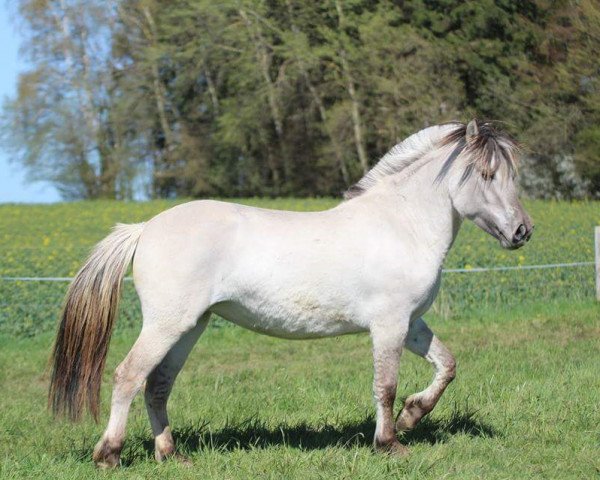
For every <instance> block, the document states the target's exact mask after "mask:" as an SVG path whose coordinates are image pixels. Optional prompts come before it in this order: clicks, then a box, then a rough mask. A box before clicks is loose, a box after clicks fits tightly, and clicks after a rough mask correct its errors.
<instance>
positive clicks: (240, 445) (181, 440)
mask: <svg viewBox="0 0 600 480" xmlns="http://www.w3.org/2000/svg"><path fill="white" fill-rule="evenodd" d="M474 417H475V412H466V413H465V412H462V413H461V412H454V413H453V414H452V415H451V416H450V417H448V418H436V419H430V418H428V417H425V418H424V419H423V420H422V421H421V423H420V424H419V425H418V426H417V427H416V428H415V429H414V430H412V431H411V432H407V433H405V434H404V435H403V436H402V437H401V438H400V441H401V442H402V443H405V444H408V445H415V444H420V443H428V444H435V443H443V442H446V441H448V440H449V439H450V438H451V437H452V436H454V435H458V434H466V435H469V436H471V437H494V436H497V432H496V431H495V430H494V428H492V427H491V426H490V425H487V424H485V423H483V422H481V421H479V420H477V419H476V418H474ZM374 433H375V421H374V419H373V417H365V418H364V419H363V420H360V421H357V422H353V423H348V424H345V425H340V426H332V425H322V426H319V425H308V424H304V423H301V424H298V425H286V424H281V425H278V426H275V427H273V426H267V425H265V424H264V423H263V422H261V421H260V420H259V419H256V418H252V419H249V420H247V421H244V422H242V423H240V424H236V425H226V426H225V427H223V428H221V429H219V430H216V431H211V430H210V428H209V427H208V425H207V424H204V425H200V426H196V427H193V426H190V427H187V428H182V429H175V430H174V432H173V436H174V439H175V443H176V445H177V449H178V451H179V452H181V453H188V454H189V453H193V452H196V451H198V450H201V449H205V448H210V449H215V450H220V451H231V450H237V449H242V450H250V449H266V448H269V447H273V446H289V447H293V448H298V449H302V450H317V449H324V448H327V447H341V448H353V447H357V446H358V447H367V446H368V447H370V446H371V444H372V440H373V435H374ZM144 447H145V448H146V449H147V451H148V452H153V449H154V444H153V442H152V441H144Z"/></svg>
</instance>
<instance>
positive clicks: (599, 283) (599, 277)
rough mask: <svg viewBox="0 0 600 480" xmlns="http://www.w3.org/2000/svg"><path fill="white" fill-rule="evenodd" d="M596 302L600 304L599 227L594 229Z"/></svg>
mask: <svg viewBox="0 0 600 480" xmlns="http://www.w3.org/2000/svg"><path fill="white" fill-rule="evenodd" d="M595 244H596V300H598V301H599V302H600V227H596V241H595Z"/></svg>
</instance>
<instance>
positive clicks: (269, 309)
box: [50, 121, 532, 467]
mask: <svg viewBox="0 0 600 480" xmlns="http://www.w3.org/2000/svg"><path fill="white" fill-rule="evenodd" d="M515 155H516V146H515V144H514V143H513V142H512V141H511V140H510V139H509V138H508V137H506V136H504V135H502V134H500V133H498V132H497V131H495V130H494V129H493V128H492V127H491V126H490V125H489V124H477V122H476V121H472V122H471V123H469V125H468V126H465V125H463V124H459V123H451V124H446V125H440V126H434V127H430V128H426V129H424V130H422V131H420V132H418V133H416V134H414V135H412V136H411V137H409V138H408V139H406V140H405V141H404V142H402V143H401V144H399V145H397V146H396V147H394V148H393V149H392V150H391V151H390V152H389V153H388V154H387V155H386V156H385V157H383V159H381V160H380V162H379V163H378V164H377V165H376V166H375V167H374V168H373V169H372V170H371V171H370V172H369V173H368V174H367V175H366V176H365V177H364V178H363V179H362V180H361V181H360V182H358V183H357V184H356V185H355V186H354V187H353V188H351V189H350V190H349V191H348V193H347V195H346V197H347V199H346V201H344V202H342V203H341V204H339V205H338V206H337V207H335V208H333V209H331V210H327V211H323V212H315V213H296V212H286V211H274V210H265V209H260V208H253V207H246V206H242V205H236V204H231V203H223V202H216V201H196V202H190V203H186V204H183V205H179V206H177V207H175V208H172V209H170V210H167V211H165V212H163V213H161V214H159V215H157V216H156V217H154V218H153V219H151V220H150V221H148V222H147V223H144V224H137V225H119V226H117V227H116V228H115V231H114V232H113V233H112V234H110V235H109V236H108V237H107V238H106V239H105V240H103V241H102V242H101V243H100V244H99V245H98V246H97V247H96V248H95V250H94V251H93V253H92V254H91V256H90V258H89V259H88V260H87V262H86V263H85V265H84V266H83V268H82V269H81V271H80V272H79V273H78V275H77V277H76V279H75V280H74V282H73V284H72V285H71V287H70V290H69V293H68V295H67V300H66V305H65V309H64V312H63V317H62V322H61V325H60V329H59V333H58V338H57V341H56V345H55V350H54V371H53V376H52V383H51V389H50V403H51V405H52V407H53V409H54V411H55V412H57V413H61V412H66V413H68V414H69V415H70V416H71V417H72V418H77V417H79V415H80V414H81V412H82V409H83V408H84V406H85V405H86V404H87V406H88V407H89V408H90V410H91V412H92V414H93V415H94V416H95V417H97V414H98V395H99V389H100V381H101V374H102V370H103V367H104V361H105V357H106V351H107V348H108V342H109V340H110V334H111V331H112V326H113V322H114V319H115V316H116V311H117V303H118V298H119V293H120V289H121V285H122V278H123V276H124V274H125V272H126V270H127V268H128V265H129V263H130V262H131V260H132V259H133V278H134V282H135V286H136V289H137V292H138V295H139V297H140V300H141V305H142V312H143V327H142V330H141V333H140V336H139V338H138V339H137V341H136V343H135V345H134V346H133V348H132V349H131V351H130V352H129V354H128V355H127V357H126V358H125V360H124V361H123V362H122V363H121V364H120V365H119V367H118V368H117V371H116V374H115V382H114V390H113V396H112V406H111V413H110V419H109V422H108V426H107V428H106V431H105V433H104V436H103V437H102V439H101V441H100V442H99V443H98V445H97V446H96V449H95V451H94V461H95V462H96V463H97V464H98V465H99V466H108V467H113V466H116V465H118V464H119V455H120V452H121V449H122V447H123V442H124V439H125V424H126V420H127V415H128V411H129V407H130V404H131V402H132V400H133V398H134V396H135V395H136V393H138V391H139V390H140V389H141V388H142V386H143V385H144V381H146V380H147V382H146V390H145V398H146V406H147V409H148V414H149V416H150V422H151V425H152V431H153V433H154V436H155V447H156V450H155V455H156V458H157V460H162V459H163V458H165V457H166V456H168V455H171V454H173V453H174V451H175V446H174V443H173V438H172V435H171V431H170V428H169V422H168V419H167V411H166V404H167V398H168V396H169V393H170V391H171V387H172V385H173V382H174V380H175V377H176V376H177V374H178V373H179V371H180V370H181V368H182V366H183V364H184V362H185V360H186V358H187V356H188V354H189V352H190V350H191V349H192V347H193V345H194V344H195V343H196V340H197V339H198V337H199V336H200V335H201V334H202V332H203V331H204V329H205V328H206V325H207V323H208V320H209V317H210V315H211V313H217V314H219V315H221V316H222V317H223V318H225V319H227V320H229V321H231V322H233V323H236V324H238V325H241V326H243V327H246V328H249V329H251V330H254V331H256V332H260V333H264V334H267V335H273V336H277V337H283V338H290V339H305V338H319V337H327V336H333V335H343V334H347V333H355V332H370V335H371V337H372V340H373V357H374V366H375V376H374V396H375V402H376V407H377V417H376V422H377V426H376V431H375V439H374V445H375V447H376V448H377V449H380V450H384V451H388V452H394V453H405V452H406V447H404V446H403V445H401V444H400V443H399V441H398V439H397V437H396V433H397V431H399V430H407V429H410V428H412V427H414V426H415V425H416V424H417V422H418V421H419V420H420V419H421V418H422V417H423V416H424V415H425V414H427V413H428V412H430V411H431V410H432V409H433V407H434V406H435V404H436V403H437V402H438V400H439V398H440V396H441V395H442V393H443V391H444V389H445V388H446V386H447V385H448V384H449V383H450V382H451V381H452V379H453V378H454V375H455V361H454V358H453V356H452V354H451V353H450V352H449V351H448V349H447V348H446V347H445V346H444V345H443V344H442V343H441V342H440V341H439V340H438V338H437V337H436V336H435V335H434V334H433V333H432V332H431V330H429V328H428V327H427V325H426V324H425V322H424V321H423V319H422V315H423V314H424V313H425V312H426V311H427V309H428V308H429V307H430V306H431V304H432V302H433V300H434V298H435V296H436V294H437V292H438V289H439V285H440V272H441V268H442V264H443V262H444V259H445V257H446V254H447V253H448V250H449V249H450V247H451V246H452V242H453V241H454V239H455V238H456V235H457V233H458V230H459V227H460V225H461V221H462V219H463V218H468V219H471V220H473V221H474V222H475V223H476V224H477V225H479V226H480V227H481V228H483V229H484V230H485V231H487V232H488V233H490V234H491V235H493V236H494V237H496V238H497V239H498V240H499V241H500V243H501V244H502V246H504V247H505V248H517V247H520V246H521V245H523V244H524V243H525V242H526V241H527V240H528V239H529V237H530V235H531V231H532V225H531V220H530V219H529V217H528V215H527V214H526V213H525V211H524V210H523V208H522V206H521V204H520V202H519V200H518V198H517V191H516V188H515V184H514V175H515ZM404 347H406V348H408V349H409V350H410V351H412V352H414V353H416V354H417V355H420V356H422V357H423V358H425V359H427V360H428V361H429V362H430V363H431V364H432V365H433V367H434V369H435V376H434V379H433V382H432V383H431V385H430V386H429V387H428V388H426V389H425V390H424V391H422V392H420V393H417V394H414V395H412V396H410V397H409V398H408V399H407V401H406V403H405V404H404V408H403V410H402V411H401V413H400V414H399V416H398V418H397V421H394V417H393V407H394V399H395V397H396V385H397V374H398V366H399V360H400V354H401V352H402V349H403V348H404Z"/></svg>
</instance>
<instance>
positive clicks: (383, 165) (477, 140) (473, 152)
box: [344, 120, 519, 200]
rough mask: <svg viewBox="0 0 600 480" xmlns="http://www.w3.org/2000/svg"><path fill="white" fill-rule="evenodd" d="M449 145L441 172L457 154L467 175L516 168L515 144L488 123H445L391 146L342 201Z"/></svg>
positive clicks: (355, 195) (513, 169)
mask: <svg viewBox="0 0 600 480" xmlns="http://www.w3.org/2000/svg"><path fill="white" fill-rule="evenodd" d="M452 144H455V145H456V147H455V149H454V151H453V154H452V155H451V156H450V157H449V158H448V160H447V161H446V163H445V165H444V168H445V169H447V168H449V166H450V164H451V162H452V161H453V160H454V159H455V158H456V157H457V156H458V155H459V154H460V153H461V152H465V153H466V154H468V155H469V159H470V162H469V164H468V165H467V170H466V171H465V175H467V176H468V175H470V173H472V171H473V170H474V169H477V170H479V171H480V172H481V173H482V174H483V176H484V177H486V178H492V177H493V175H494V173H495V172H496V171H497V170H498V168H500V165H502V164H506V166H507V167H508V169H509V170H510V171H516V169H517V152H518V150H519V145H518V144H517V142H516V141H515V140H513V139H512V138H511V137H509V136H508V135H507V134H505V133H503V132H500V131H499V130H497V129H496V128H495V127H494V126H493V125H492V124H490V123H489V122H484V123H478V122H477V121H476V120H473V121H472V122H471V123H469V125H468V126H467V125H465V124H464V123H460V122H452V123H445V124H441V125H435V126H432V127H427V128H424V129H423V130H421V131H419V132H417V133H415V134H413V135H411V136H410V137H408V138H406V139H405V140H404V141H402V142H401V143H399V144H397V145H396V146H394V147H393V148H392V149H391V150H390V151H389V152H388V153H386V154H385V155H384V156H383V157H382V158H381V159H380V160H379V162H377V164H376V165H375V166H374V167H373V168H372V169H371V170H369V171H368V172H367V173H366V174H365V175H364V176H363V177H362V178H361V179H360V180H359V181H358V182H357V183H355V184H354V185H352V186H351V187H350V188H349V189H348V190H347V191H346V192H345V193H344V198H345V199H346V200H349V199H351V198H354V197H357V196H359V195H362V194H363V193H364V192H366V191H367V190H369V189H370V188H371V187H373V185H375V184H376V183H377V182H378V181H379V180H380V179H382V178H384V177H387V176H389V175H393V174H395V173H398V172H401V171H402V170H404V169H406V168H407V167H409V166H410V165H412V164H413V163H414V162H415V161H417V160H418V159H420V158H422V157H423V156H424V155H425V154H427V153H429V152H431V151H433V150H435V149H437V148H440V147H442V146H447V145H452Z"/></svg>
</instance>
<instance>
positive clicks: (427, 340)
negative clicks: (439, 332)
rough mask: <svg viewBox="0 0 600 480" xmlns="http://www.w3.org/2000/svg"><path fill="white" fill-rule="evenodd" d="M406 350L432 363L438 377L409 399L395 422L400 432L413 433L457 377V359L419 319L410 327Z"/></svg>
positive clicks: (435, 376)
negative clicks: (412, 430)
mask: <svg viewBox="0 0 600 480" xmlns="http://www.w3.org/2000/svg"><path fill="white" fill-rule="evenodd" d="M406 348H408V349H409V350H410V351H411V352H413V353H416V354H417V355H419V356H421V357H423V358H425V359H426V360H427V361H428V362H429V363H431V364H432V365H433V367H434V368H435V375H434V377H433V382H431V385H429V386H428V387H427V388H426V389H425V390H423V391H422V392H419V393H416V394H414V395H411V396H410V397H408V398H407V399H406V402H405V403H404V408H403V409H402V411H401V412H400V414H399V415H398V420H397V422H396V429H397V430H398V431H407V430H411V429H412V428H414V427H415V426H416V425H417V423H419V421H420V420H421V418H423V417H424V416H425V415H427V414H428V413H429V412H431V410H433V407H435V405H436V404H437V402H438V401H439V399H440V397H441V396H442V393H444V390H446V387H447V386H448V385H449V384H450V382H451V381H452V380H454V377H455V375H456V361H455V360H454V356H453V355H452V353H450V350H448V349H447V348H446V347H445V346H444V344H443V343H442V342H441V341H440V340H439V339H438V338H437V337H436V336H435V335H434V334H433V332H432V331H431V330H430V329H429V327H428V326H427V325H426V324H425V322H424V321H423V319H422V318H418V319H416V320H415V321H414V322H413V323H412V324H411V326H410V329H409V331H408V336H407V338H406Z"/></svg>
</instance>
